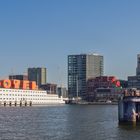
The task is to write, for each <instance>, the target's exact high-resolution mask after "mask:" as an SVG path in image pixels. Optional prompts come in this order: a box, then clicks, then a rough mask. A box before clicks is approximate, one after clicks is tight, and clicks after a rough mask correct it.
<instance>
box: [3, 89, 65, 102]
mask: <svg viewBox="0 0 140 140" xmlns="http://www.w3.org/2000/svg"><path fill="white" fill-rule="evenodd" d="M61 103H64V101H63V99H62V98H59V97H58V95H54V94H47V92H46V91H41V90H23V89H5V88H0V104H1V105H45V104H46V105H47V104H61Z"/></svg>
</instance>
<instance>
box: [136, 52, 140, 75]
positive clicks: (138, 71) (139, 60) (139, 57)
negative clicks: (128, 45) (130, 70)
mask: <svg viewBox="0 0 140 140" xmlns="http://www.w3.org/2000/svg"><path fill="white" fill-rule="evenodd" d="M136 76H140V54H138V55H137V68H136Z"/></svg>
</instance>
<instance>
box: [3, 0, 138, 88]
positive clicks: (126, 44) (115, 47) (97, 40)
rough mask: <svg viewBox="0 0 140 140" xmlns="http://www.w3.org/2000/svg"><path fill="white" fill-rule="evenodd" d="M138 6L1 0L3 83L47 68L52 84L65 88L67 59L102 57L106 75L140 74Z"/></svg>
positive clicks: (129, 0)
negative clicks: (31, 69) (86, 55)
mask: <svg viewBox="0 0 140 140" xmlns="http://www.w3.org/2000/svg"><path fill="white" fill-rule="evenodd" d="M139 5H140V2H139V1H138V0H136V1H135V2H133V1H132V0H124V1H121V0H118V1H111V0H107V1H103V0H100V1H92V0H88V1H87V0H76V1H75V0H71V1H65V0H60V1H57V0H41V1H39V0H30V1H27V0H25V1H18V0H13V1H10V0H8V3H7V1H0V13H1V14H0V20H1V22H0V46H1V47H0V48H1V51H0V59H1V62H0V67H1V70H0V78H1V77H6V76H8V75H9V74H11V73H13V74H22V73H25V71H26V69H27V68H28V67H46V68H47V70H48V71H47V74H48V75H47V77H48V78H47V80H48V82H52V83H53V82H54V83H58V84H64V85H65V86H66V85H67V56H68V55H71V54H81V53H98V54H100V55H103V56H104V75H115V76H117V77H118V78H120V79H127V76H129V75H130V76H131V75H136V64H137V54H139V53H140V51H139V50H140V49H139V44H140V40H139V32H140V27H139V25H140V18H139V13H140V9H139Z"/></svg>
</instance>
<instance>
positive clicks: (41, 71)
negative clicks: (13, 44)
mask: <svg viewBox="0 0 140 140" xmlns="http://www.w3.org/2000/svg"><path fill="white" fill-rule="evenodd" d="M46 71H47V70H46V68H28V79H29V80H30V81H36V83H37V85H38V87H40V86H41V85H44V84H46V75H47V74H46V73H47V72H46Z"/></svg>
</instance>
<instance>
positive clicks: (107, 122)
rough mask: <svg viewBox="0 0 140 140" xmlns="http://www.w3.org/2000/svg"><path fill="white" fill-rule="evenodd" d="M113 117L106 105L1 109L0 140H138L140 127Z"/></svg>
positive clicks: (115, 112)
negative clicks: (122, 122)
mask: <svg viewBox="0 0 140 140" xmlns="http://www.w3.org/2000/svg"><path fill="white" fill-rule="evenodd" d="M117 116H118V110H117V106H109V105H106V106H101V105H99V106H95V105H81V106H80V105H77V106H74V105H73V106H72V105H65V106H47V107H23V108H20V107H1V108H0V140H13V139H14V140H125V139H126V140H139V139H140V127H138V126H137V127H134V126H126V125H123V126H119V125H118V118H117Z"/></svg>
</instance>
